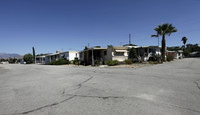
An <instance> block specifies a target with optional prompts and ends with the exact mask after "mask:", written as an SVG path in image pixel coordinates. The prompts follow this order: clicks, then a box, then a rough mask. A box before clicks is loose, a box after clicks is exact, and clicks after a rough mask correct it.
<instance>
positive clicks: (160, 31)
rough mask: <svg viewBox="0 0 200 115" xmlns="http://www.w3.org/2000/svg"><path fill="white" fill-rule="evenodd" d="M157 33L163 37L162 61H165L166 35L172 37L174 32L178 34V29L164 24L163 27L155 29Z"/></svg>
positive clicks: (159, 26)
mask: <svg viewBox="0 0 200 115" xmlns="http://www.w3.org/2000/svg"><path fill="white" fill-rule="evenodd" d="M154 30H155V31H156V32H157V35H158V36H162V48H161V55H162V61H165V56H166V50H165V49H166V40H165V35H169V36H170V35H171V34H172V33H174V32H177V29H175V27H174V26H172V24H168V23H164V24H162V25H158V27H156V28H155V29H154Z"/></svg>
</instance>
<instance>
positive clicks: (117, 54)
mask: <svg viewBox="0 0 200 115" xmlns="http://www.w3.org/2000/svg"><path fill="white" fill-rule="evenodd" d="M115 55H116V56H124V52H116V53H115Z"/></svg>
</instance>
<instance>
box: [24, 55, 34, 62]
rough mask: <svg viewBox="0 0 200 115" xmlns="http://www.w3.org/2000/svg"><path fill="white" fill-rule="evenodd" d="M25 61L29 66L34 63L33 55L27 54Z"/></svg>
mask: <svg viewBox="0 0 200 115" xmlns="http://www.w3.org/2000/svg"><path fill="white" fill-rule="evenodd" d="M23 59H24V61H25V62H26V63H27V64H31V63H33V55H32V54H30V53H29V54H25V55H24V57H23Z"/></svg>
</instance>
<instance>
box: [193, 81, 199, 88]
mask: <svg viewBox="0 0 200 115" xmlns="http://www.w3.org/2000/svg"><path fill="white" fill-rule="evenodd" d="M194 83H195V84H196V85H197V88H199V89H200V86H199V84H198V82H196V81H195V82H194Z"/></svg>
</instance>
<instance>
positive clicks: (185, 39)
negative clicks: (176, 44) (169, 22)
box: [181, 36, 188, 48]
mask: <svg viewBox="0 0 200 115" xmlns="http://www.w3.org/2000/svg"><path fill="white" fill-rule="evenodd" d="M187 40H188V39H187V38H186V37H185V36H184V37H183V38H182V40H181V41H183V44H184V48H185V44H186V42H187Z"/></svg>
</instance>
